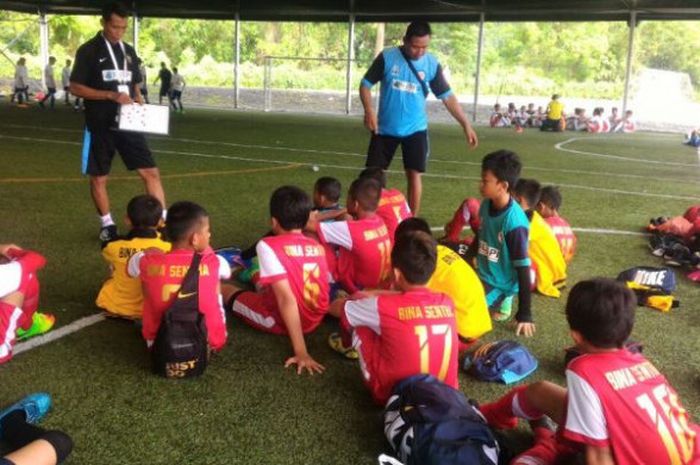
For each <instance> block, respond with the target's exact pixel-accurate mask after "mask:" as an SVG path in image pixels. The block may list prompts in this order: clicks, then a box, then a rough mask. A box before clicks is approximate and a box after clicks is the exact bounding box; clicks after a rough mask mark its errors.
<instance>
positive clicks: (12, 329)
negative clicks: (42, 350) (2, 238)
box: [0, 244, 56, 364]
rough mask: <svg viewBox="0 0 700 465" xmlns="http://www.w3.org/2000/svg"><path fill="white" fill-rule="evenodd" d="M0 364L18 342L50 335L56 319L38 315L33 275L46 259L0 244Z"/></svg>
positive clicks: (17, 247) (10, 354) (51, 316)
mask: <svg viewBox="0 0 700 465" xmlns="http://www.w3.org/2000/svg"><path fill="white" fill-rule="evenodd" d="M0 258H1V259H2V260H1V261H0V364H2V363H4V362H7V361H9V360H10V359H11V358H12V350H13V348H14V346H15V340H16V339H17V338H19V339H20V340H21V339H27V338H29V337H32V336H37V335H39V334H42V333H45V332H47V331H49V330H50V329H51V328H52V327H53V325H54V323H55V321H56V318H55V317H54V316H53V315H50V314H47V313H39V312H37V311H36V310H37V307H38V306H39V280H38V279H37V277H36V272H37V271H38V270H40V269H41V268H43V267H44V265H45V264H46V259H45V258H44V257H43V256H41V255H39V254H38V253H36V252H32V251H31V250H25V249H22V248H20V247H19V246H16V245H14V244H0Z"/></svg>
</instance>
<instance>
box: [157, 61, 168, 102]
mask: <svg viewBox="0 0 700 465" xmlns="http://www.w3.org/2000/svg"><path fill="white" fill-rule="evenodd" d="M172 80H173V73H171V72H170V70H169V69H168V67H167V66H165V62H164V61H161V62H160V71H158V77H157V78H156V80H155V81H153V84H155V83H156V82H158V81H160V92H159V93H158V105H162V104H163V97H168V101H170V84H171V82H172Z"/></svg>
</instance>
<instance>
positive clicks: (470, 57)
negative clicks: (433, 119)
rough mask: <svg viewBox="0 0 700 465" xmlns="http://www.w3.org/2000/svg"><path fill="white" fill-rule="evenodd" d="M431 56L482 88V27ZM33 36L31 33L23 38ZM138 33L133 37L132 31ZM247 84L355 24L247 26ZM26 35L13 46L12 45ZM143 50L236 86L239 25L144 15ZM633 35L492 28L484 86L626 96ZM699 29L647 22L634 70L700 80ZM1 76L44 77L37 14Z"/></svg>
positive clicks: (465, 30) (591, 29)
mask: <svg viewBox="0 0 700 465" xmlns="http://www.w3.org/2000/svg"><path fill="white" fill-rule="evenodd" d="M49 25H50V32H49V36H50V46H51V50H50V52H51V54H52V55H55V56H56V57H57V58H58V60H59V64H61V65H62V64H63V62H64V59H65V58H68V57H73V56H74V54H75V50H76V49H77V47H78V46H79V45H80V44H81V43H82V42H84V41H85V40H87V39H88V38H89V37H90V36H92V35H93V34H94V33H95V32H96V31H97V30H98V29H99V19H98V18H97V17H85V16H83V17H81V16H51V17H50V18H49ZM379 27H380V26H379V25H377V24H357V25H356V43H355V56H356V59H357V64H356V72H355V78H356V79H359V76H360V75H361V73H362V71H363V70H364V69H365V68H366V67H367V66H368V65H369V63H370V62H371V60H372V58H373V57H374V55H375V53H376V51H377V45H376V41H377V31H378V28H379ZM404 28H405V25H404V24H399V23H390V24H387V25H386V30H385V31H386V32H385V36H384V45H385V46H389V45H395V44H398V43H399V42H400V40H401V36H402V34H403V31H404ZM433 29H434V33H433V43H432V45H431V50H432V51H433V52H434V53H436V54H437V55H438V56H439V57H440V59H441V61H442V63H443V65H444V66H446V67H447V69H448V70H449V73H450V81H451V84H452V86H453V87H454V88H455V89H456V90H457V91H458V92H459V93H471V92H473V87H474V72H475V68H476V49H477V33H478V25H476V24H469V23H442V24H437V23H436V24H433ZM23 32H24V33H23ZM128 34H130V33H128ZM241 34H242V35H241V67H242V69H241V77H242V83H241V84H242V86H243V87H255V88H260V87H262V85H263V74H264V69H263V68H264V66H263V65H264V57H265V56H266V55H274V56H297V57H299V56H301V57H323V58H335V59H344V58H345V57H346V55H347V50H346V43H347V24H342V23H301V22H298V23H291V22H279V23H269V22H243V23H242V24H241ZM18 35H19V36H20V37H19V39H18V40H16V41H15V42H14V43H13V44H12V45H11V46H10V47H9V48H6V47H7V45H8V44H10V42H11V41H12V40H13V39H15V38H16V37H17V36H18ZM139 37H140V42H139V53H140V55H141V56H142V57H143V58H144V59H145V60H146V62H147V63H148V65H149V71H150V80H151V81H152V80H153V79H154V78H155V75H156V74H155V73H156V72H157V68H158V63H159V62H160V61H165V62H166V63H168V64H169V65H175V66H178V67H179V68H180V71H181V72H182V73H183V75H185V76H186V78H187V80H188V83H189V84H190V85H197V86H214V87H230V86H232V85H233V65H232V63H233V43H234V24H233V22H232V21H202V20H179V19H155V18H145V19H143V20H142V21H141V27H140V36H139ZM627 40H628V28H627V25H626V24H625V23H622V22H598V23H566V22H560V23H487V24H486V27H485V45H484V56H483V62H482V66H483V68H482V69H483V72H482V84H481V86H482V87H481V89H482V93H484V94H500V93H501V92H503V91H505V92H506V93H509V94H511V95H531V94H533V93H537V94H540V95H541V94H548V93H551V92H553V91H557V92H561V93H564V94H566V95H571V96H577V97H585V98H612V99H615V98H619V97H620V96H621V94H622V86H623V82H624V70H625V59H626V53H627ZM698 43H700V27H698V22H694V21H663V22H660V21H658V22H651V21H650V22H643V23H641V24H640V25H639V27H638V29H637V36H636V39H635V57H634V63H633V65H634V69H639V68H641V67H651V68H659V69H664V70H672V71H680V72H686V73H688V74H689V75H690V77H691V80H692V82H693V83H696V82H698V81H699V80H700V60H697V59H696V51H695V44H698ZM0 46H2V48H3V49H6V50H5V55H6V57H4V58H2V57H0V76H2V77H12V75H13V67H12V63H13V62H14V61H15V60H16V59H17V58H18V57H19V56H20V55H22V56H26V57H27V58H28V62H29V67H30V74H31V75H33V76H36V77H37V78H38V77H39V76H40V69H41V66H40V60H39V59H38V54H39V26H38V19H37V17H36V16H32V15H26V14H20V13H14V12H0ZM344 80H345V65H344V63H343V62H337V63H329V62H323V63H320V62H304V61H299V60H287V61H279V60H276V61H275V62H274V71H273V87H278V88H306V89H335V90H340V89H344V86H345V82H344Z"/></svg>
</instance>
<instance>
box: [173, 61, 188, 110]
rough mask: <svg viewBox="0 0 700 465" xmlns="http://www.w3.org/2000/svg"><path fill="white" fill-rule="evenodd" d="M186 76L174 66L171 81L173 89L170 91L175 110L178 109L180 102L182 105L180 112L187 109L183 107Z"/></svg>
mask: <svg viewBox="0 0 700 465" xmlns="http://www.w3.org/2000/svg"><path fill="white" fill-rule="evenodd" d="M186 85H187V83H186V82H185V78H183V77H182V75H181V74H180V73H179V72H178V70H177V68H175V67H174V66H173V78H172V81H171V91H170V104H171V105H172V106H173V110H175V111H177V110H178V108H177V106H178V104H179V105H180V113H184V112H185V110H184V109H183V108H182V91H183V90H185V86H186Z"/></svg>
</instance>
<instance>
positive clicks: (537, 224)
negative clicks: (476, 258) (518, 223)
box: [513, 179, 566, 297]
mask: <svg viewBox="0 0 700 465" xmlns="http://www.w3.org/2000/svg"><path fill="white" fill-rule="evenodd" d="M513 195H514V196H515V199H516V200H517V201H518V203H519V204H520V206H521V207H522V209H523V210H525V215H526V216H527V217H528V219H529V220H530V243H529V245H528V254H529V256H530V261H531V262H532V265H531V266H532V271H533V276H534V277H535V281H534V283H533V284H534V287H535V288H536V289H537V290H538V291H539V292H540V293H541V294H543V295H546V296H549V297H559V296H560V295H561V292H560V291H559V288H560V287H562V286H563V285H564V284H565V281H566V262H565V261H564V255H562V252H561V249H560V248H559V243H558V242H557V238H556V236H555V235H554V232H552V229H551V228H550V227H549V225H548V224H547V223H546V222H545V221H544V220H543V219H542V217H541V216H540V214H539V213H537V211H535V210H534V208H535V206H537V204H538V203H539V201H540V183H539V182H537V181H535V180H534V179H520V180H518V182H517V184H516V185H515V189H514V190H513Z"/></svg>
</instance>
